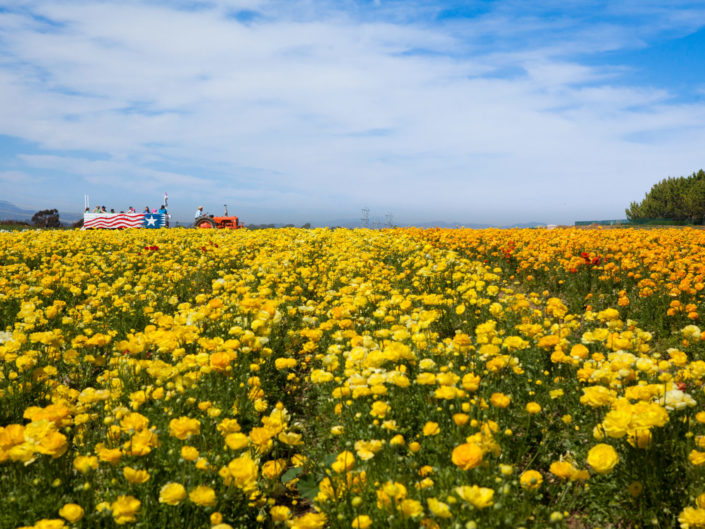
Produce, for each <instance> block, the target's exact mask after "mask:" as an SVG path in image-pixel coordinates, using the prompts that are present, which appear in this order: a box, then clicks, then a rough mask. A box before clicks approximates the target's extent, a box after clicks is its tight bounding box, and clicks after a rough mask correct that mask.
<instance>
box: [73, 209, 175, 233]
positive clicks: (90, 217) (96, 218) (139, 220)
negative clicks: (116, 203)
mask: <svg viewBox="0 0 705 529" xmlns="http://www.w3.org/2000/svg"><path fill="white" fill-rule="evenodd" d="M165 227H166V215H164V214H163V213H84V214H83V229H84V230H89V229H107V230H116V229H120V228H165Z"/></svg>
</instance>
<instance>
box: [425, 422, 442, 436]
mask: <svg viewBox="0 0 705 529" xmlns="http://www.w3.org/2000/svg"><path fill="white" fill-rule="evenodd" d="M439 433H441V429H440V427H439V426H438V423H437V422H433V421H428V422H427V423H426V424H424V427H423V434H424V435H425V436H427V437H428V436H432V435H438V434H439Z"/></svg>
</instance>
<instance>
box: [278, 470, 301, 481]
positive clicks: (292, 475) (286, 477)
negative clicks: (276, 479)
mask: <svg viewBox="0 0 705 529" xmlns="http://www.w3.org/2000/svg"><path fill="white" fill-rule="evenodd" d="M301 472H303V469H302V468H301V467H294V468H290V469H289V470H287V471H286V472H284V474H282V478H281V479H282V483H283V484H284V485H286V484H287V483H289V482H290V481H291V480H292V479H296V478H298V477H299V476H300V475H301Z"/></svg>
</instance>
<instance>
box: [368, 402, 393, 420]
mask: <svg viewBox="0 0 705 529" xmlns="http://www.w3.org/2000/svg"><path fill="white" fill-rule="evenodd" d="M389 409H390V408H389V405H388V404H387V403H386V402H383V401H381V400H376V401H374V402H373V403H372V409H371V410H370V415H372V416H373V417H378V418H380V419H383V418H384V417H385V416H386V415H387V413H388V412H389Z"/></svg>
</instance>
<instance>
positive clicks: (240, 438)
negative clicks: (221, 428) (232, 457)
mask: <svg viewBox="0 0 705 529" xmlns="http://www.w3.org/2000/svg"><path fill="white" fill-rule="evenodd" d="M225 444H226V445H228V448H230V449H231V450H242V449H243V448H245V447H246V446H247V445H248V444H250V438H249V437H247V436H246V435H245V434H244V433H240V432H235V433H229V434H228V435H226V436H225Z"/></svg>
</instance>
